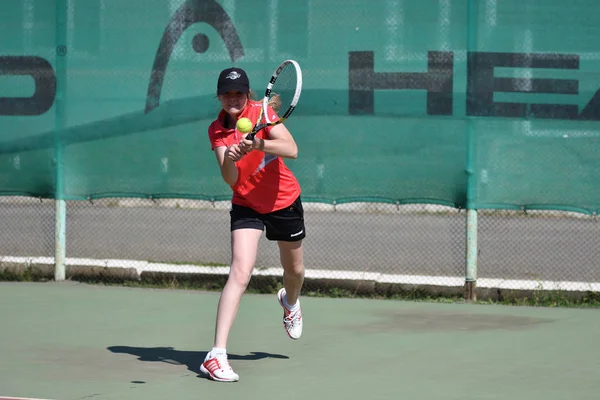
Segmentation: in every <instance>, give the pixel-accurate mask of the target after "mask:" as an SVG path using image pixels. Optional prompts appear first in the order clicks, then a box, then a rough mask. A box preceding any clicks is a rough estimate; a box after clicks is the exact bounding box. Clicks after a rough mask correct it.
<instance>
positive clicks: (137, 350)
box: [108, 346, 289, 374]
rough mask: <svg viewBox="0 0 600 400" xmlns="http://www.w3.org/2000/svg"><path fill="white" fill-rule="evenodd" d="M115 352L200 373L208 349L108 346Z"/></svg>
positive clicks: (250, 358) (253, 357) (236, 357)
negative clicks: (184, 367)
mask: <svg viewBox="0 0 600 400" xmlns="http://www.w3.org/2000/svg"><path fill="white" fill-rule="evenodd" d="M108 350H110V351H111V352H113V353H120V354H130V355H132V356H136V357H137V359H138V360H139V361H145V362H164V363H167V364H175V365H185V366H186V367H187V369H188V370H189V371H191V372H193V373H196V374H201V373H200V364H202V362H203V361H204V358H205V357H206V354H207V352H206V351H183V350H175V349H174V348H172V347H131V346H111V347H108ZM227 357H228V358H229V360H230V361H234V360H238V361H239V360H244V361H256V360H262V359H265V358H279V359H288V358H289V357H288V356H284V355H281V354H271V353H263V352H250V354H248V355H239V354H231V353H230V354H228V355H227Z"/></svg>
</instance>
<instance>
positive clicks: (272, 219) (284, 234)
mask: <svg viewBox="0 0 600 400" xmlns="http://www.w3.org/2000/svg"><path fill="white" fill-rule="evenodd" d="M229 215H230V216H231V230H232V231H234V230H236V229H244V228H250V229H259V230H261V231H264V230H265V228H266V230H267V239H268V240H277V241H279V240H281V241H284V242H297V241H298V240H302V239H304V238H305V237H306V228H305V227H304V209H303V208H302V201H301V200H300V197H298V198H297V199H296V201H294V202H293V203H292V204H291V205H290V206H288V207H286V208H283V209H281V210H277V211H273V212H271V213H268V214H259V213H257V212H256V211H254V210H253V209H251V208H248V207H244V206H240V205H237V204H232V205H231V211H230V212H229Z"/></svg>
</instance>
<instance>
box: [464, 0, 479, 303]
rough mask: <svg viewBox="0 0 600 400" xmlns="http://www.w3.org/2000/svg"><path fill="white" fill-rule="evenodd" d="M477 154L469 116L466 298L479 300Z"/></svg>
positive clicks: (471, 8)
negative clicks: (476, 192)
mask: <svg viewBox="0 0 600 400" xmlns="http://www.w3.org/2000/svg"><path fill="white" fill-rule="evenodd" d="M476 18H477V10H476V0H468V5H467V63H468V62H469V61H468V60H469V57H471V54H472V53H471V52H472V51H474V50H476V49H477V48H476V45H477V43H476V36H475V35H476V32H477V29H476V28H477V27H476V24H477V22H476ZM474 155H475V133H474V131H473V124H472V122H471V119H470V118H469V116H467V154H466V157H467V159H466V165H465V169H466V178H467V188H466V190H467V193H466V203H467V204H466V207H467V232H466V241H467V243H466V260H465V262H466V268H465V269H466V271H465V300H467V301H475V300H477V293H476V285H477V210H476V209H475V208H474V200H475V189H476V179H475V178H476V177H475V166H474V164H473V158H474Z"/></svg>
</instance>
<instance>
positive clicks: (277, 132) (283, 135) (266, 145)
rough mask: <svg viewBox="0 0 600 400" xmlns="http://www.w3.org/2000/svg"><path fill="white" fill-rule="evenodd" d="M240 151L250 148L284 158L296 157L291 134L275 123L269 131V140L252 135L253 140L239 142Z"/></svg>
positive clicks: (296, 148)
mask: <svg viewBox="0 0 600 400" xmlns="http://www.w3.org/2000/svg"><path fill="white" fill-rule="evenodd" d="M240 149H241V151H242V152H244V153H245V152H248V151H250V150H252V149H256V150H260V151H264V152H265V153H269V154H272V155H274V156H279V157H284V158H297V157H298V146H297V145H296V141H295V140H294V138H293V137H292V134H291V133H290V131H288V129H287V128H286V127H285V125H283V124H279V125H275V126H274V127H272V128H271V130H270V131H269V140H264V139H261V138H259V137H254V140H253V141H250V140H246V139H243V140H242V142H241V143H240Z"/></svg>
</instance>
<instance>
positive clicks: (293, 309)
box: [283, 294, 300, 312]
mask: <svg viewBox="0 0 600 400" xmlns="http://www.w3.org/2000/svg"><path fill="white" fill-rule="evenodd" d="M283 305H284V306H285V308H287V309H288V310H290V311H292V312H293V311H296V310H298V309H299V308H300V302H299V301H296V304H294V305H293V306H290V305H289V304H288V302H287V295H285V294H284V295H283Z"/></svg>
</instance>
